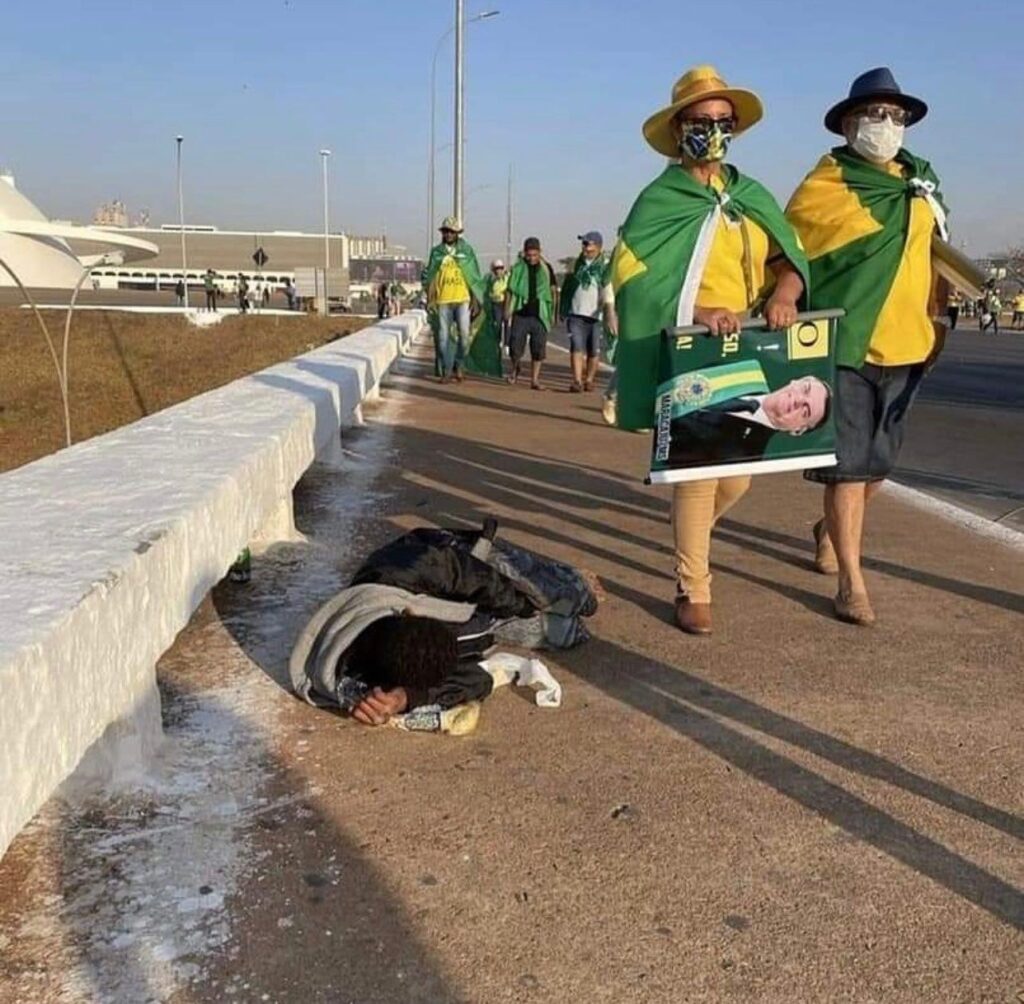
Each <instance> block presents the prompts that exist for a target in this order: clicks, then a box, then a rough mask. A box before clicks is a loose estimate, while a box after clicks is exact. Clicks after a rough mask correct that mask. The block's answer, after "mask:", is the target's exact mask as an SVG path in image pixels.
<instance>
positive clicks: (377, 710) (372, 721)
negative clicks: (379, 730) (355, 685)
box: [352, 687, 409, 725]
mask: <svg viewBox="0 0 1024 1004" xmlns="http://www.w3.org/2000/svg"><path fill="white" fill-rule="evenodd" d="M408 703H409V698H408V696H407V695H406V693H405V688H404V687H395V689H394V690H381V688H380V687H374V688H373V690H372V691H371V692H370V693H369V694H367V695H366V697H364V698H363V700H361V701H360V702H359V703H358V704H357V705H356V706H355V708H354V709H353V710H352V717H353V718H354V719H355V720H356V721H357V722H362V723H363V725H386V724H387V722H388V719H389V718H391V716H392V715H400V714H401V713H402V712H403V711H405V708H406V705H407V704H408Z"/></svg>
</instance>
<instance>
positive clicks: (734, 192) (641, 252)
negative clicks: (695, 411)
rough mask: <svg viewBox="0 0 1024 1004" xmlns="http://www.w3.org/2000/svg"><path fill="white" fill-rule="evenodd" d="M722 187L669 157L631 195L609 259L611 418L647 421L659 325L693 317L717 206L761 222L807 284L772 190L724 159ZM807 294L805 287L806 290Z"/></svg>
mask: <svg viewBox="0 0 1024 1004" xmlns="http://www.w3.org/2000/svg"><path fill="white" fill-rule="evenodd" d="M722 180H723V182H724V187H723V189H722V191H720V192H719V191H717V190H716V189H714V188H712V187H710V186H705V185H702V184H700V182H698V181H696V180H695V179H693V178H692V177H691V176H690V175H689V174H687V172H686V171H684V170H683V169H682V168H681V167H680V166H679V165H678V164H672V165H670V166H669V167H667V168H666V169H665V171H664V172H663V173H662V174H661V175H659V176H658V177H657V178H655V179H654V181H652V182H651V183H650V184H649V185H648V186H647V187H646V188H645V189H644V190H643V191H642V192H641V193H640V195H639V196H638V198H637V200H636V202H635V203H634V204H633V208H632V209H631V210H630V212H629V216H628V217H627V218H626V222H625V223H624V224H623V226H622V229H621V231H620V232H619V242H618V244H617V245H616V248H615V254H614V256H613V258H612V264H611V281H612V287H613V289H614V290H615V308H616V311H617V313H618V316H619V339H618V346H617V349H616V368H617V370H618V374H619V386H618V423H619V425H620V427H622V428H624V429H643V428H647V427H649V426H651V425H652V424H653V423H654V408H655V395H656V392H657V385H658V359H659V354H660V346H661V337H662V336H661V332H662V330H663V329H664V328H667V327H673V326H675V325H684V324H692V323H693V308H694V305H695V304H696V299H697V291H698V289H699V288H700V281H701V276H702V275H703V272H704V266H705V264H706V263H707V258H708V254H709V253H710V250H711V244H712V241H713V240H714V235H715V230H716V228H717V226H718V222H719V219H720V217H721V216H722V214H725V215H727V216H729V217H731V218H736V217H738V216H746V217H749V218H750V219H751V220H753V221H754V222H755V223H756V224H757V225H758V226H760V227H761V228H762V229H763V230H765V231H766V232H767V233H768V235H769V237H770V238H771V239H772V240H773V241H774V242H775V244H776V246H777V247H778V248H779V250H780V251H781V253H782V254H783V255H784V256H785V257H786V258H788V259H789V261H790V262H791V263H792V264H793V267H794V268H795V269H796V270H797V271H798V272H799V273H800V275H801V276H802V277H803V280H804V289H805V290H806V289H807V288H808V286H809V282H810V279H809V276H808V270H807V259H806V257H805V256H804V253H803V251H802V249H801V247H800V242H799V240H798V239H797V236H796V234H795V232H794V231H793V228H792V227H791V226H790V224H789V223H788V222H787V220H786V218H785V216H784V215H783V213H782V210H781V209H780V208H779V205H778V203H777V202H776V201H775V199H774V197H773V196H772V195H771V193H770V192H769V191H768V190H767V189H766V188H764V187H763V186H762V185H760V184H758V183H757V182H756V181H754V180H752V179H751V178H747V177H744V176H743V175H741V174H740V172H739V171H737V170H736V168H735V167H733V166H732V165H730V164H726V165H724V166H723V171H722ZM805 296H806V294H805Z"/></svg>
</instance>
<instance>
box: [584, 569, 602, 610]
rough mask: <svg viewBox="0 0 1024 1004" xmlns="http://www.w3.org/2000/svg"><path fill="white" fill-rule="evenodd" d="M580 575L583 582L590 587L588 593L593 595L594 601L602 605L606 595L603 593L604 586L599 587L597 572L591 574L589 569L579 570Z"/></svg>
mask: <svg viewBox="0 0 1024 1004" xmlns="http://www.w3.org/2000/svg"><path fill="white" fill-rule="evenodd" d="M580 575H581V576H582V578H583V581H584V582H585V583H586V584H587V585H588V586H589V587H590V591H591V592H592V593H593V594H594V599H596V600H597V602H598V603H604V602H605V600H607V599H608V594H607V593H606V592H605V591H604V586H602V585H601V580H600V579H599V578H598V577H597V572H592V571H591V570H590V569H589V568H581V569H580Z"/></svg>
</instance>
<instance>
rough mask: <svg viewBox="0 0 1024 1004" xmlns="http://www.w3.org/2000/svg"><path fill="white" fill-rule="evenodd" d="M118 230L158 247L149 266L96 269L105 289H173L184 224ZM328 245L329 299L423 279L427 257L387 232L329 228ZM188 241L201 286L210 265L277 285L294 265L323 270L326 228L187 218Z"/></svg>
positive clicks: (194, 280)
mask: <svg viewBox="0 0 1024 1004" xmlns="http://www.w3.org/2000/svg"><path fill="white" fill-rule="evenodd" d="M111 229H114V228H113V227H111ZM118 229H119V230H120V232H123V233H126V234H131V235H133V236H136V237H140V238H143V239H144V240H146V241H149V242H151V243H153V244H155V245H156V246H157V248H158V249H159V253H158V254H157V256H156V258H154V259H152V260H151V261H147V262H146V263H145V267H139V266H132V267H130V268H108V269H102V268H98V269H96V270H95V271H94V272H93V276H94V277H95V278H96V279H97V281H98V283H99V285H100V286H101V287H106V288H126V287H127V288H133V289H145V288H153V287H154V286H158V287H168V286H172V285H173V284H174V283H175V282H176V281H177V280H178V278H180V276H181V228H180V227H179V226H178V224H177V223H165V224H163V225H162V226H160V227H130V228H124V229H121V228H118ZM328 243H329V246H330V264H331V273H332V274H331V278H330V291H331V296H332V298H334V297H338V298H348V297H351V296H358V295H360V294H364V293H369V292H370V291H371V289H372V286H373V284H374V283H375V282H376V283H380V282H384V281H387V282H399V283H401V284H402V285H404V286H408V287H410V291H411V287H414V286H415V287H418V285H419V277H420V271H421V269H422V262H421V261H420V260H419V259H414V258H410V257H409V256H408V255H407V254H405V253H404V251H405V249H404V248H399V247H395V248H394V250H393V252H392V253H389V252H388V243H387V238H386V237H384V236H360V235H349V234H345V233H336V234H333V233H332V234H331V235H330V236H329V238H328ZM185 244H186V247H185V250H186V258H187V260H188V283H189V286H200V285H202V281H203V275H204V274H205V272H206V270H207V269H213V270H214V271H215V272H217V273H219V274H220V275H221V276H222V277H223V278H224V279H234V278H235V277H237V275H238V273H239V272H241V273H242V274H243V275H245V276H246V277H247V278H248V279H249V280H250V281H252V280H254V279H256V278H259V279H261V280H262V281H263V282H265V283H268V284H270V285H271V286H273V287H277V288H283V287H284V284H285V281H286V280H292V281H294V280H295V277H296V276H295V273H296V269H309V268H322V267H323V264H324V235H323V234H322V233H307V232H303V231H299V230H270V231H266V230H264V231H259V230H220V229H219V228H217V227H215V226H213V225H212V224H207V223H187V224H186V225H185ZM260 248H262V249H263V253H264V255H266V261H265V263H264V265H263V267H262V268H260V267H258V266H257V264H256V262H255V260H254V258H253V255H254V254H256V252H257V250H258V249H260Z"/></svg>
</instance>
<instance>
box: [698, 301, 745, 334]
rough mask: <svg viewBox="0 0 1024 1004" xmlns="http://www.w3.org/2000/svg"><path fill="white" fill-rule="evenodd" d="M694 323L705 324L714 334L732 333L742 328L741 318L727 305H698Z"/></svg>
mask: <svg viewBox="0 0 1024 1004" xmlns="http://www.w3.org/2000/svg"><path fill="white" fill-rule="evenodd" d="M693 323H694V324H703V325H704V326H705V327H706V328H707V329H708V330H709V331H710V332H711V334H713V335H719V336H721V335H732V334H735V333H736V332H738V331H739V330H740V319H739V317H737V316H736V314H734V313H733V312H732V311H731V310H726V309H725V307H696V308H694V311H693Z"/></svg>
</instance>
